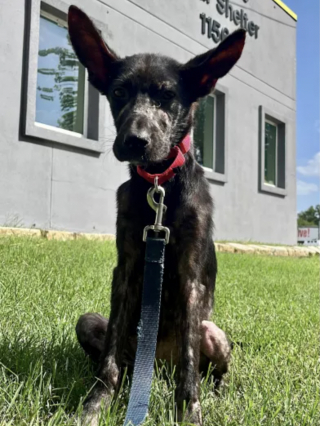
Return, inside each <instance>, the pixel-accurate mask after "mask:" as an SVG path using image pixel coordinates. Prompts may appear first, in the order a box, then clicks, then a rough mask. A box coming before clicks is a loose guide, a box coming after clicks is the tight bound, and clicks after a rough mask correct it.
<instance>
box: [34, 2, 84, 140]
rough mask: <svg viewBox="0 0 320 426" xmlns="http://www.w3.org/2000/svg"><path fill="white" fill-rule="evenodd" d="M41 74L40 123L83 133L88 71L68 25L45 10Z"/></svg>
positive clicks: (40, 60)
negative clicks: (86, 74)
mask: <svg viewBox="0 0 320 426" xmlns="http://www.w3.org/2000/svg"><path fill="white" fill-rule="evenodd" d="M37 71H38V75H37V97H36V122H38V123H43V124H47V125H50V126H54V127H60V128H61V129H65V130H70V131H72V132H77V133H83V120H84V88H85V69H84V67H83V66H82V65H81V64H80V63H79V61H78V59H77V57H76V55H75V53H74V51H73V49H72V46H71V42H70V39H69V34H68V29H67V24H66V22H65V21H63V20H61V19H59V18H56V17H55V16H54V15H52V14H50V13H48V12H45V11H43V10H42V11H41V14H40V37H39V51H38V70H37Z"/></svg>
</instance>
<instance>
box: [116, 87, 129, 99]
mask: <svg viewBox="0 0 320 426" xmlns="http://www.w3.org/2000/svg"><path fill="white" fill-rule="evenodd" d="M113 95H114V96H115V97H116V98H125V97H126V96H127V91H126V89H124V88H123V87H117V88H116V89H114V91H113Z"/></svg>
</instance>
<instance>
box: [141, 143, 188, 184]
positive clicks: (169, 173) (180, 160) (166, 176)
mask: <svg viewBox="0 0 320 426" xmlns="http://www.w3.org/2000/svg"><path fill="white" fill-rule="evenodd" d="M190 146H191V137H190V135H187V136H185V138H184V139H183V140H182V142H180V143H179V144H178V145H176V146H174V147H173V148H171V150H170V153H169V155H168V157H167V159H169V158H173V162H172V163H171V164H170V166H169V167H168V168H167V169H166V170H165V171H164V172H162V173H155V174H153V175H152V174H150V173H148V172H146V171H145V170H144V169H143V168H142V167H141V166H137V172H138V175H140V176H141V177H143V178H144V179H145V180H146V181H148V182H149V183H152V184H154V179H155V178H156V177H158V183H159V185H162V184H163V183H165V182H167V181H168V180H170V179H171V178H173V176H175V174H176V172H175V171H174V169H176V168H177V167H181V166H183V165H184V163H185V162H186V159H185V157H184V155H183V154H186V153H187V152H188V151H189V150H190Z"/></svg>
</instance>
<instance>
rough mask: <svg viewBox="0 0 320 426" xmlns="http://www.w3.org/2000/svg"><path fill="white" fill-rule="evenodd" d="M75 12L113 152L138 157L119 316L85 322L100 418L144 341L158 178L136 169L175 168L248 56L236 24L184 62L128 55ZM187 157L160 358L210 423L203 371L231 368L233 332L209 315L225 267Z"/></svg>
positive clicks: (95, 412) (173, 218) (173, 222)
mask: <svg viewBox="0 0 320 426" xmlns="http://www.w3.org/2000/svg"><path fill="white" fill-rule="evenodd" d="M68 20H69V33H70V38H71V41H72V44H73V47H74V50H75V52H76V54H77V56H78V58H79V60H80V62H81V63H82V64H83V65H84V66H85V67H86V68H87V70H88V73H89V80H90V82H91V84H93V86H95V87H96V88H97V89H98V90H99V91H100V92H101V93H102V94H104V95H106V96H107V98H108V100H109V102H110V105H111V111H112V114H113V118H114V123H115V126H116V129H117V137H116V139H115V142H114V146H113V151H114V154H115V156H116V158H117V159H118V160H120V161H128V162H129V163H130V174H131V178H130V180H129V181H127V182H125V183H124V184H123V185H121V186H120V188H119V190H118V193H117V202H118V217H117V250H118V265H117V267H116V268H115V270H114V275H113V282H112V297H111V314H110V319H109V320H106V319H105V318H103V317H101V316H100V315H98V314H86V315H84V316H82V317H81V318H80V320H79V322H78V324H77V328H76V331H77V335H78V339H79V341H80V343H81V345H82V346H83V348H84V349H85V351H86V352H87V353H88V354H89V355H91V357H92V358H93V359H96V360H99V370H98V377H99V378H100V379H101V381H100V382H99V384H98V385H97V386H96V387H95V388H94V390H93V391H92V393H91V394H90V396H89V398H88V399H87V401H86V403H85V407H84V413H85V421H86V422H87V423H89V424H90V425H96V424H97V423H98V417H99V410H100V405H101V403H103V404H108V403H109V402H110V400H111V396H112V394H113V391H114V390H115V389H116V388H117V386H118V384H119V381H120V371H121V368H122V367H123V365H132V363H133V361H134V356H135V350H136V336H137V324H138V321H139V316H140V305H141V292H142V282H143V270H144V251H145V243H143V241H142V234H143V229H144V227H145V226H146V225H150V224H153V223H154V218H155V215H154V211H153V210H151V208H150V207H149V206H148V204H147V201H146V193H147V191H148V189H149V188H150V186H151V184H150V183H149V182H147V181H146V180H145V179H143V177H141V176H140V174H138V173H137V166H139V167H140V170H145V171H147V172H149V173H153V174H154V173H161V172H163V171H164V170H165V169H167V167H168V165H169V164H170V163H171V162H172V159H168V156H169V154H170V153H171V152H172V148H173V147H176V146H179V144H181V142H182V141H183V140H185V137H186V136H187V135H189V134H190V132H191V129H192V125H193V115H194V110H195V107H196V102H197V100H198V99H199V98H201V97H204V96H206V95H208V94H209V93H210V92H212V90H213V89H214V86H215V84H216V82H217V80H218V79H219V78H220V77H223V76H224V75H225V74H227V73H228V72H229V71H230V69H231V68H232V67H233V66H234V65H235V63H236V62H237V61H238V59H239V58H240V56H241V53H242V50H243V47H244V43H245V31H243V30H239V31H236V32H234V33H233V34H232V35H230V36H229V37H228V38H226V39H225V40H224V41H223V42H222V43H221V44H220V45H219V46H218V47H217V48H216V49H213V50H210V51H209V52H207V53H204V54H202V55H199V56H197V57H195V58H194V59H191V60H190V61H189V62H187V63H186V64H183V65H181V64H179V63H178V62H177V61H175V60H173V59H170V58H167V57H163V56H159V55H151V54H143V55H134V56H131V57H126V58H124V59H121V58H119V57H118V56H117V55H116V54H115V53H114V52H113V51H112V50H111V49H110V48H109V47H108V46H107V45H106V44H105V43H104V41H103V40H102V38H101V37H100V35H99V33H98V31H97V30H96V29H95V27H94V26H93V24H92V22H91V21H90V19H89V18H88V17H87V16H86V15H85V14H84V13H83V12H82V11H81V10H79V9H78V8H76V7H74V6H71V7H70V9H69V17H68ZM176 149H178V148H176ZM184 157H185V164H184V165H183V166H182V167H180V168H179V170H175V172H176V173H177V174H176V176H175V177H173V178H172V179H170V180H169V181H167V182H166V183H164V184H163V186H164V187H165V190H166V197H165V204H166V205H167V213H166V215H165V217H164V225H165V226H167V227H168V228H170V231H171V238H170V243H169V244H168V245H167V247H166V261H165V273H164V282H163V297H162V305H161V317H160V327H159V334H158V346H157V358H161V359H165V360H169V361H173V362H174V363H175V364H176V365H177V394H176V401H177V405H178V413H179V418H180V419H181V416H182V407H183V403H184V401H185V402H186V404H187V407H188V408H187V413H186V418H187V420H188V421H190V422H192V423H194V424H195V425H201V424H202V419H201V407H200V403H199V387H200V372H201V371H202V370H205V369H207V368H208V365H209V363H210V362H211V363H212V364H213V365H214V366H215V369H214V375H215V378H216V380H217V381H219V380H220V379H221V377H222V375H223V374H224V373H225V372H226V371H227V368H228V362H229V358H230V345H229V343H228V340H227V338H226V336H225V334H224V332H223V331H222V330H220V329H219V328H218V327H216V326H215V325H214V324H213V323H212V322H210V321H208V319H210V316H211V313H212V306H213V292H214V287H215V280H216V273H217V263H216V256H215V249H214V244H213V241H212V231H213V222H212V214H213V203H212V200H211V196H210V193H209V188H208V183H207V181H206V179H205V177H204V173H203V169H202V167H201V166H200V165H198V164H197V162H196V161H195V158H194V154H193V147H192V146H191V149H190V150H189V151H188V152H187V153H185V154H184ZM101 382H104V385H103V384H101Z"/></svg>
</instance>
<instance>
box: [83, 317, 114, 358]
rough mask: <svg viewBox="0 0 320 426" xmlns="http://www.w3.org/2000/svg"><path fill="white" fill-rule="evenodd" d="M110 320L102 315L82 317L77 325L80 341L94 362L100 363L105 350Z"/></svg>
mask: <svg viewBox="0 0 320 426" xmlns="http://www.w3.org/2000/svg"><path fill="white" fill-rule="evenodd" d="M108 322H109V320H108V319H107V318H105V317H103V316H102V315H100V314H96V313H87V314H84V315H81V317H80V318H79V320H78V322H77V325H76V333H77V337H78V341H79V343H80V345H81V346H82V348H83V350H84V351H85V353H86V354H87V355H89V357H90V358H91V359H92V361H94V362H99V360H100V356H101V353H102V351H103V349H104V342H105V337H106V333H107V328H108Z"/></svg>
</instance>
